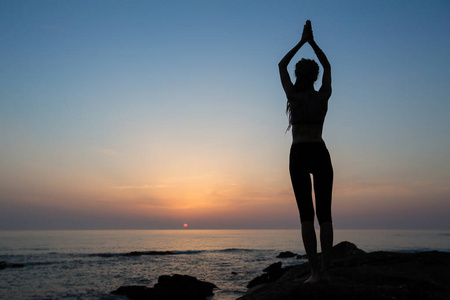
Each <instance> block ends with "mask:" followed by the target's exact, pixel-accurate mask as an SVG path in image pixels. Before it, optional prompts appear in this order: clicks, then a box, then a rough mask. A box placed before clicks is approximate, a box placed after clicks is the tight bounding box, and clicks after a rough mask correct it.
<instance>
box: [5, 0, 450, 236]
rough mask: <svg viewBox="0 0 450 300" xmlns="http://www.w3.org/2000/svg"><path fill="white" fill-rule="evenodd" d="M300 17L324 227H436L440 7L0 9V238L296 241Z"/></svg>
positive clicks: (442, 215)
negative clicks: (294, 125) (241, 232)
mask: <svg viewBox="0 0 450 300" xmlns="http://www.w3.org/2000/svg"><path fill="white" fill-rule="evenodd" d="M307 19H310V20H311V22H312V27H313V31H314V36H315V40H316V42H317V43H318V45H319V46H320V47H321V48H322V50H323V51H324V52H325V53H326V55H327V56H328V59H329V61H330V63H331V66H332V78H333V94H332V96H331V99H330V102H329V110H328V115H327V118H326V121H325V127H324V140H325V142H326V144H327V147H328V149H329V151H330V153H331V156H332V160H333V166H334V172H335V184H334V195H333V218H334V224H335V227H336V228H343V229H349V228H350V229H360V228H362V229H364V228H373V229H378V228H379V229H386V228H392V229H450V218H449V215H450V132H449V129H450V117H449V113H450V83H449V80H450V54H449V53H450V38H449V37H450V2H449V1H446V0H442V1H439V0H433V1H423V0H422V1H392V0H385V1H384V0H383V1H332V0H330V1H317V0H315V1H299V0H296V1H284V0H282V1H280V0H277V1H275V0H274V1H256V0H255V1H253V0H229V1H228V0H222V1H216V0H204V1H197V0H193V1H185V0H180V1H172V0H168V1H163V0H161V1H159V0H158V1H100V0H99V1H75V0H66V1H59V0H58V1H45V0H43V1H22V0H20V1H5V0H0V40H1V42H0V230H1V229H159V228H163V229H164V228H167V229H174V228H175V229H176V228H180V229H181V228H183V224H185V223H187V224H189V228H193V229H196V228H197V229H220V228H224V229H225V228H226V229H234V228H236V229H239V228H254V229H259V228H274V229H275V228H299V226H300V223H299V216H298V211H297V206H296V203H295V199H294V196H293V192H292V187H291V183H290V178H289V172H288V155H289V148H290V144H291V141H292V137H291V133H290V132H287V133H285V131H286V128H287V125H288V123H287V122H288V121H287V117H286V115H285V105H286V99H285V95H284V92H283V90H282V87H281V83H280V80H279V74H278V66H277V64H278V62H279V61H280V59H281V58H282V57H283V56H284V55H285V54H286V52H287V51H289V50H290V49H291V48H292V47H293V46H294V45H295V44H296V43H297V42H298V41H299V40H300V36H301V31H302V28H303V24H304V23H305V21H306V20H307ZM302 57H307V58H314V57H315V56H314V53H313V52H312V51H311V49H310V47H309V46H305V48H302V49H301V50H300V52H299V54H297V56H296V57H295V58H294V61H293V63H292V64H291V66H290V67H291V68H290V72H291V74H292V73H293V65H294V64H295V62H296V61H297V60H299V59H300V58H302ZM318 82H319V83H317V84H316V88H319V87H320V79H319V81H318Z"/></svg>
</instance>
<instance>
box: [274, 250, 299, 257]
mask: <svg viewBox="0 0 450 300" xmlns="http://www.w3.org/2000/svg"><path fill="white" fill-rule="evenodd" d="M295 256H297V254H295V253H292V252H291V251H286V252H281V253H280V254H278V256H277V258H290V257H295Z"/></svg>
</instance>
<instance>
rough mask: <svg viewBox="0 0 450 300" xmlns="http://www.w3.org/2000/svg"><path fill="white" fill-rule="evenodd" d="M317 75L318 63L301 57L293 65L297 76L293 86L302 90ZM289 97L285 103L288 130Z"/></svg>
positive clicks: (309, 84) (289, 114) (290, 122)
mask: <svg viewBox="0 0 450 300" xmlns="http://www.w3.org/2000/svg"><path fill="white" fill-rule="evenodd" d="M318 76H319V65H318V64H317V63H316V62H315V61H314V60H313V59H306V58H302V59H301V60H300V61H299V62H298V63H297V64H296V65H295V77H296V78H297V80H296V81H295V84H294V88H295V89H296V90H297V91H299V92H301V91H304V90H306V89H307V88H309V87H310V86H311V85H312V84H314V82H315V81H316V80H317V77H318ZM289 98H290V97H288V99H287V103H286V114H287V115H288V117H289V126H288V128H287V130H289V129H290V128H291V126H292V120H291V119H292V112H291V103H290V99H289ZM287 130H286V131H287Z"/></svg>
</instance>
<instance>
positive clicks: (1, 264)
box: [0, 261, 25, 270]
mask: <svg viewBox="0 0 450 300" xmlns="http://www.w3.org/2000/svg"><path fill="white" fill-rule="evenodd" d="M23 267H25V265H24V264H10V263H7V262H6V261H0V270H2V269H6V268H23Z"/></svg>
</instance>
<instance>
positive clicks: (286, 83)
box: [278, 20, 312, 95]
mask: <svg viewBox="0 0 450 300" xmlns="http://www.w3.org/2000/svg"><path fill="white" fill-rule="evenodd" d="M310 37H312V31H311V22H310V21H309V20H308V21H306V24H305V26H303V34H302V39H301V40H300V42H299V43H298V44H297V45H295V46H294V48H292V49H291V50H290V51H289V52H288V53H287V54H286V55H285V56H284V57H283V59H281V61H280V62H279V63H278V69H279V71H280V78H281V84H282V85H283V89H284V92H285V93H286V95H290V94H291V93H292V92H293V90H294V85H293V84H292V81H291V77H290V76H289V73H288V71H287V66H288V65H289V62H290V61H291V60H292V58H293V57H294V55H295V54H296V53H297V52H298V50H300V48H301V47H302V46H303V45H304V44H306V42H307V41H308V40H309V39H310Z"/></svg>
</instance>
